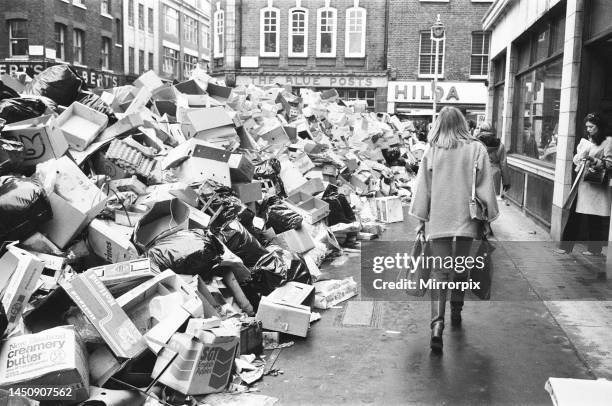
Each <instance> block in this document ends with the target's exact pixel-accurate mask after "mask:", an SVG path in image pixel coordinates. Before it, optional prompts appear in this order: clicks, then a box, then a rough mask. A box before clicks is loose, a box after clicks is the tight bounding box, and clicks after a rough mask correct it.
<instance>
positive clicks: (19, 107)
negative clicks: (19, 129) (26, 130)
mask: <svg viewBox="0 0 612 406" xmlns="http://www.w3.org/2000/svg"><path fill="white" fill-rule="evenodd" d="M46 111H47V105H46V104H45V103H44V102H43V101H42V100H40V99H36V98H26V97H19V98H16V99H4V100H1V101H0V118H1V119H3V120H6V124H11V123H16V122H18V121H23V120H28V119H30V118H36V117H40V116H42V115H43V114H45V112H46Z"/></svg>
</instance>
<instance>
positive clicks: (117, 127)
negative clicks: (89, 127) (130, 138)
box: [100, 113, 144, 139]
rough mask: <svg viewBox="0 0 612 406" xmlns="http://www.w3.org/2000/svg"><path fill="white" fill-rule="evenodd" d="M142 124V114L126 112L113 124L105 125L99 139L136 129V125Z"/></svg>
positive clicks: (113, 136)
mask: <svg viewBox="0 0 612 406" xmlns="http://www.w3.org/2000/svg"><path fill="white" fill-rule="evenodd" d="M142 125H144V120H143V117H142V114H140V113H133V114H128V115H125V116H124V117H122V118H121V119H120V120H118V121H117V122H116V123H115V124H113V125H111V126H109V127H107V128H106V129H105V130H104V131H103V132H102V135H101V136H100V138H101V139H111V138H115V137H117V136H119V135H122V134H126V133H128V132H130V131H133V130H136V129H137V128H138V127H140V126H142Z"/></svg>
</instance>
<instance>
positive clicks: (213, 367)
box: [151, 329, 240, 395]
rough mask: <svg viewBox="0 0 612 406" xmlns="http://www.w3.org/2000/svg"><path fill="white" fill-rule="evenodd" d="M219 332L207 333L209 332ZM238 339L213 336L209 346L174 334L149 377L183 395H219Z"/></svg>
mask: <svg viewBox="0 0 612 406" xmlns="http://www.w3.org/2000/svg"><path fill="white" fill-rule="evenodd" d="M217 330H219V329H213V330H210V331H211V332H213V335H214V332H215V331H217ZM239 341H240V339H239V338H238V337H235V336H216V335H215V336H214V337H213V338H211V339H208V342H202V341H201V340H199V339H197V338H195V337H193V336H191V335H189V334H184V333H176V334H174V335H173V336H172V339H171V340H170V342H169V343H168V347H169V349H170V351H169V350H166V349H164V350H163V351H162V352H161V353H160V355H159V356H158V358H157V362H156V363H155V367H154V368H153V373H152V374H151V377H153V378H157V377H158V376H159V375H160V374H161V372H162V371H163V370H164V368H166V366H167V365H168V364H169V363H170V362H171V360H172V356H173V355H174V353H175V352H178V354H179V355H178V356H177V357H176V358H175V359H174V361H172V364H171V365H170V366H169V367H168V368H167V369H166V370H165V371H164V373H163V374H161V376H160V377H159V382H160V383H162V384H164V385H167V386H169V387H171V388H173V389H175V390H177V391H179V392H181V393H183V394H186V395H204V394H208V393H216V392H222V391H223V390H224V389H225V387H226V386H227V384H228V382H229V380H230V378H231V371H232V366H233V365H234V358H235V357H236V356H237V353H238V348H239Z"/></svg>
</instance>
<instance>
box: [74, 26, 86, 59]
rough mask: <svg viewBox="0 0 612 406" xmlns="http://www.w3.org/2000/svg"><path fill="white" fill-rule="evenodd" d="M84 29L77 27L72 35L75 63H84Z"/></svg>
mask: <svg viewBox="0 0 612 406" xmlns="http://www.w3.org/2000/svg"><path fill="white" fill-rule="evenodd" d="M84 36H85V33H84V32H83V30H79V29H75V30H74V31H73V35H72V59H73V61H74V63H77V64H83V38H84Z"/></svg>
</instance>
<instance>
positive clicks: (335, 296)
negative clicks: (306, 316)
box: [314, 277, 359, 309]
mask: <svg viewBox="0 0 612 406" xmlns="http://www.w3.org/2000/svg"><path fill="white" fill-rule="evenodd" d="M314 288H315V301H314V307H315V308H316V309H329V308H330V307H332V306H335V305H337V304H338V303H341V302H343V301H345V300H347V299H349V298H351V297H353V296H357V293H358V290H359V287H358V286H357V282H355V280H354V279H353V277H350V278H346V279H342V280H326V281H320V282H315V283H314Z"/></svg>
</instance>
